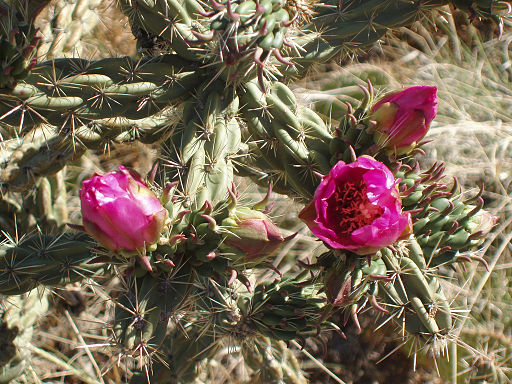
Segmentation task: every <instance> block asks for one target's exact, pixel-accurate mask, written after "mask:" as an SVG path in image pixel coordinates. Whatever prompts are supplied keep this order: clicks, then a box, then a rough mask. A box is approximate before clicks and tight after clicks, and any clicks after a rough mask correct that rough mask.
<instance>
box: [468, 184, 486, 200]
mask: <svg viewBox="0 0 512 384" xmlns="http://www.w3.org/2000/svg"><path fill="white" fill-rule="evenodd" d="M483 193H484V183H482V184H481V185H480V189H479V190H478V193H477V194H476V195H475V196H473V197H472V198H470V199H467V200H464V203H472V202H474V201H475V200H478V199H479V198H480V199H481V198H482V195H483Z"/></svg>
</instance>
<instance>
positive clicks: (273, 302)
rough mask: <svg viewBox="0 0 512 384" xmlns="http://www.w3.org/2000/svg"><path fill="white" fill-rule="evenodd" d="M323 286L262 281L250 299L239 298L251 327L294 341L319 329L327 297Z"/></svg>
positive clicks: (244, 315) (265, 333)
mask: <svg viewBox="0 0 512 384" xmlns="http://www.w3.org/2000/svg"><path fill="white" fill-rule="evenodd" d="M319 289H320V286H315V285H312V286H308V287H301V286H299V285H298V284H297V282H296V281H294V280H288V281H284V282H278V283H271V284H265V283H262V284H259V285H257V286H256V288H255V289H254V294H253V296H252V298H251V299H250V303H249V302H247V299H245V298H240V299H239V307H240V309H241V312H242V315H243V317H244V320H243V321H245V322H246V323H248V324H249V328H250V329H253V330H254V331H255V332H257V333H258V334H262V335H264V336H268V337H270V338H272V339H274V340H293V339H296V338H300V337H307V336H310V335H311V334H314V333H315V332H316V328H317V326H319V325H320V323H321V321H322V320H321V315H322V311H321V308H322V307H323V306H324V304H325V296H324V295H321V294H317V292H318V290H319Z"/></svg>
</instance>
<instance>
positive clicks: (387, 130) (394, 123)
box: [370, 86, 437, 153]
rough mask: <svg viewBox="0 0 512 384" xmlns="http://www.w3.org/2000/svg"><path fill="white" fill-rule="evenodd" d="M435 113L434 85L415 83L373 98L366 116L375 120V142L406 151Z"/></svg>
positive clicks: (415, 141)
mask: <svg viewBox="0 0 512 384" xmlns="http://www.w3.org/2000/svg"><path fill="white" fill-rule="evenodd" d="M436 114H437V88H436V87H429V86H417V87H410V88H407V89H404V90H403V91H397V92H392V93H389V94H387V95H385V96H384V97H382V98H381V99H379V100H378V101H377V103H376V104H375V105H374V106H373V107H372V109H371V115H370V118H371V119H372V120H375V121H376V122H377V134H376V140H377V143H378V144H379V145H381V146H382V147H384V148H387V149H389V150H393V151H397V152H398V153H407V152H408V151H410V149H412V147H414V146H415V144H416V143H417V142H418V141H420V140H421V139H422V138H423V137H425V135H426V134H427V131H428V129H429V127H430V123H431V122H432V120H433V119H434V118H435V117H436Z"/></svg>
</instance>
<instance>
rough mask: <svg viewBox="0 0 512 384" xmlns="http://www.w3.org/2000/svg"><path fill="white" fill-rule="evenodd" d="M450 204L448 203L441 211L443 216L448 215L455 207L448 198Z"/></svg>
mask: <svg viewBox="0 0 512 384" xmlns="http://www.w3.org/2000/svg"><path fill="white" fill-rule="evenodd" d="M448 204H449V205H448V206H447V207H446V208H445V209H443V211H442V212H441V216H446V215H448V214H449V213H450V212H451V211H453V208H454V207H455V206H454V205H453V202H452V201H451V200H448Z"/></svg>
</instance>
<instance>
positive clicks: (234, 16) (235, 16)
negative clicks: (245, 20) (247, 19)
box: [226, 0, 240, 21]
mask: <svg viewBox="0 0 512 384" xmlns="http://www.w3.org/2000/svg"><path fill="white" fill-rule="evenodd" d="M226 10H227V12H226V13H227V15H228V16H229V18H230V19H231V20H234V21H237V20H240V14H239V13H236V12H233V9H232V8H231V0H228V1H227V2H226Z"/></svg>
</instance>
